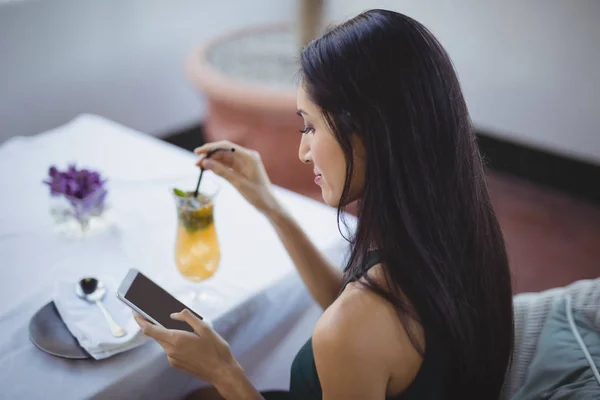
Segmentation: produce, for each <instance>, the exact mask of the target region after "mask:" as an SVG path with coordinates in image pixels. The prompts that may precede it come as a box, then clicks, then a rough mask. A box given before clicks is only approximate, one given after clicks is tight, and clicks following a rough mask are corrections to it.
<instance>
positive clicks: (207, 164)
mask: <svg viewBox="0 0 600 400" xmlns="http://www.w3.org/2000/svg"><path fill="white" fill-rule="evenodd" d="M202 167H203V168H204V169H208V170H211V171H212V172H214V173H215V174H217V175H219V176H220V177H222V178H225V179H226V180H227V181H229V183H231V184H232V185H233V186H238V185H239V184H240V183H241V180H242V175H240V174H239V173H238V172H236V171H234V170H232V169H231V168H228V167H226V166H225V165H223V164H222V163H220V162H219V161H216V160H211V159H205V160H203V162H202Z"/></svg>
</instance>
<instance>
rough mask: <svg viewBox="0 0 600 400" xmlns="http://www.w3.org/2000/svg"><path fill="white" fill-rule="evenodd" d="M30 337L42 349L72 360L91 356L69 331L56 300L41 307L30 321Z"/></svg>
mask: <svg viewBox="0 0 600 400" xmlns="http://www.w3.org/2000/svg"><path fill="white" fill-rule="evenodd" d="M29 339H31V341H32V342H33V344H34V345H35V346H36V347H37V348H38V349H40V350H42V351H44V352H46V353H48V354H52V355H53V356H57V357H62V358H68V359H72V360H83V359H88V358H91V356H90V355H89V354H88V352H87V351H85V349H84V348H83V347H81V346H80V345H79V343H78V342H77V339H75V337H74V336H73V335H72V334H71V332H69V330H68V329H67V326H66V325H65V323H64V322H63V320H62V318H61V317H60V314H59V313H58V310H57V309H56V306H55V305H54V302H53V301H51V302H50V303H48V304H46V305H45V306H44V307H42V308H40V309H39V311H38V312H37V313H35V315H34V316H33V317H32V318H31V320H30V321H29Z"/></svg>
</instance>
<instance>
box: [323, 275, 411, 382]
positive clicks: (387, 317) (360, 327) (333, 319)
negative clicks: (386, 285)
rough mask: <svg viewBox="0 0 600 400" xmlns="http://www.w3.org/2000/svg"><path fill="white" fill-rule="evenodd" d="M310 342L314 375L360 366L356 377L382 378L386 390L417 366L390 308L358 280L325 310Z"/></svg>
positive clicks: (406, 337) (392, 309) (406, 334)
mask: <svg viewBox="0 0 600 400" xmlns="http://www.w3.org/2000/svg"><path fill="white" fill-rule="evenodd" d="M416 332H417V331H416ZM417 333H418V335H417V336H419V334H420V330H419V331H418V332H417ZM312 342H313V353H314V356H315V361H316V364H317V369H318V370H319V376H321V372H322V371H321V370H323V369H327V368H331V369H332V370H333V369H340V368H342V369H344V368H346V369H347V368H356V367H357V365H360V366H361V367H359V368H367V369H368V370H364V371H361V372H360V374H369V375H370V376H371V377H372V379H375V380H377V379H382V381H383V382H385V386H386V387H387V385H388V382H390V381H394V384H393V386H394V387H400V388H403V387H405V386H404V384H405V383H406V386H408V384H410V382H411V381H412V380H413V379H414V376H415V375H416V373H417V372H418V369H419V367H420V365H421V357H420V355H419V353H418V352H417V351H416V349H415V347H414V346H413V344H412V342H411V340H410V338H409V335H408V333H407V332H406V329H405V328H404V326H403V325H402V323H401V321H400V318H399V316H398V313H397V311H396V309H395V308H394V306H393V305H392V304H390V303H389V302H388V301H386V300H385V299H383V298H382V297H380V296H379V295H377V294H376V293H374V292H373V291H371V290H369V289H368V288H365V287H364V286H363V285H362V284H361V283H359V282H353V283H350V284H348V285H347V287H346V289H345V290H344V291H343V292H342V294H341V295H340V296H339V297H338V298H337V300H336V301H335V302H334V303H333V304H332V305H331V306H329V307H328V308H327V310H325V312H324V313H323V315H322V316H321V318H320V319H319V321H318V322H317V325H316V327H315V331H314V334H313V341H312ZM336 364H337V365H336ZM320 366H321V368H319V367H320ZM338 372H339V371H338ZM349 372H351V371H349ZM355 373H358V371H355ZM350 375H352V374H351V373H350Z"/></svg>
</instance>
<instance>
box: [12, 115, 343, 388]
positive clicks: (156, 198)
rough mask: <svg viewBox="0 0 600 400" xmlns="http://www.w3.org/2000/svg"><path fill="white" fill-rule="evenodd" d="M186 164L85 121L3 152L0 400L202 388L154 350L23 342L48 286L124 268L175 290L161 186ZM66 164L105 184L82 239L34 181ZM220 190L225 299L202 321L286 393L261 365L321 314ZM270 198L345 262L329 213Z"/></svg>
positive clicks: (98, 121)
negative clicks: (97, 221) (50, 350)
mask: <svg viewBox="0 0 600 400" xmlns="http://www.w3.org/2000/svg"><path fill="white" fill-rule="evenodd" d="M195 159H196V157H195V156H194V155H193V154H192V153H190V152H188V151H185V150H183V149H180V148H177V147H175V146H171V145H169V144H166V143H164V142H162V141H160V140H158V139H155V138H153V137H151V136H149V135H144V134H142V133H139V132H136V131H133V130H131V129H128V128H126V127H124V126H122V125H119V124H117V123H115V122H112V121H109V120H106V119H104V118H102V117H99V116H94V115H82V116H79V117H77V118H76V119H74V120H73V121H71V122H69V123H68V124H66V125H63V126H61V127H58V128H56V129H53V130H50V131H47V132H44V133H41V134H39V135H37V136H34V137H28V138H24V137H17V138H13V139H10V140H9V141H7V142H6V143H4V144H3V145H2V146H0V186H1V187H2V198H1V202H2V206H1V207H0V260H1V261H2V265H1V266H0V271H1V272H0V274H1V275H0V332H2V334H1V336H0V371H2V372H1V373H0V387H1V388H2V391H1V394H0V397H1V398H7V399H8V398H10V399H36V398H44V399H81V398H129V399H132V398H134V399H135V398H140V399H141V398H144V399H146V398H152V399H163V398H164V399H173V398H180V397H181V396H183V395H184V394H185V393H187V392H188V391H189V390H190V389H192V388H195V387H198V386H199V385H200V384H201V382H199V381H197V380H195V379H193V378H191V377H190V376H188V375H186V374H184V373H182V372H180V371H177V370H175V369H173V368H171V367H170V365H169V364H168V362H167V360H166V358H165V356H164V353H163V352H162V349H161V348H160V347H159V346H158V345H157V344H156V343H154V342H147V343H145V344H143V345H142V346H140V347H138V348H136V349H134V350H131V351H129V352H125V353H121V354H119V355H116V356H114V357H111V358H108V359H106V360H101V361H94V360H81V361H72V360H63V359H59V358H56V357H53V356H50V355H47V354H45V353H43V352H41V351H39V350H38V349H36V348H35V347H34V346H33V344H32V343H31V342H30V341H29V338H28V335H27V326H28V321H29V319H30V317H31V316H32V315H33V314H34V313H35V311H36V310H38V309H39V308H40V307H41V306H42V305H44V304H45V303H47V302H48V301H49V300H51V298H52V293H53V287H54V285H53V283H54V282H55V281H56V280H57V279H73V280H74V279H77V278H78V277H80V276H82V275H84V274H86V273H93V274H98V273H103V274H109V275H111V276H113V277H114V279H115V281H117V282H119V281H120V280H121V279H122V277H123V276H124V275H125V273H126V272H127V270H128V268H130V267H136V268H138V269H139V270H141V271H142V272H144V273H146V274H147V275H149V276H150V277H151V278H153V279H156V280H158V281H159V282H160V283H161V284H164V285H165V286H167V287H174V286H173V285H176V282H177V279H180V278H179V276H178V273H177V271H176V269H175V266H174V263H173V261H172V251H173V243H174V236H175V226H176V215H175V208H174V204H173V200H172V198H171V197H170V193H169V188H170V187H172V186H173V185H180V186H183V187H184V188H185V187H191V186H193V185H194V183H195V180H196V179H197V172H198V171H197V168H195V167H194V161H195ZM68 162H77V163H78V165H79V166H87V167H90V168H94V169H98V170H100V171H101V173H102V174H103V175H105V176H106V177H107V178H108V179H109V199H108V200H109V203H110V205H111V209H110V213H109V214H107V216H108V217H109V219H110V220H112V221H113V225H112V226H111V228H110V229H109V230H107V231H105V232H103V233H100V234H98V235H96V236H93V237H90V238H87V239H85V240H83V241H76V240H72V239H66V238H64V237H62V236H60V235H57V234H56V232H54V231H53V222H52V219H51V218H50V215H49V201H50V196H49V193H48V189H47V187H46V186H45V185H43V184H42V183H41V182H42V180H43V179H45V177H46V174H47V169H48V167H49V166H50V165H51V164H57V165H58V166H60V167H62V168H64V167H65V166H66V165H67V163H68ZM215 178H216V179H218V177H215ZM221 184H222V189H221V192H220V194H219V197H218V198H217V200H216V204H215V221H216V224H217V231H218V235H219V240H220V243H221V246H222V261H221V266H220V269H219V271H218V272H217V274H216V275H215V276H214V277H213V278H211V280H210V281H208V282H207V285H211V287H213V288H215V289H216V290H219V291H221V292H222V293H226V296H225V297H226V298H224V299H223V304H222V305H221V306H220V307H219V308H218V309H215V310H211V311H210V315H209V317H210V318H211V319H212V321H213V324H214V327H215V329H216V330H217V331H218V332H219V333H221V334H222V335H223V336H224V337H225V338H226V339H227V340H228V341H229V343H230V345H231V347H232V350H233V351H234V353H235V355H236V357H238V358H239V359H240V360H241V362H242V364H243V365H244V367H245V368H246V369H247V372H248V374H249V376H251V377H252V379H253V380H254V383H255V384H256V385H257V386H258V387H259V388H260V389H264V387H261V382H262V384H265V382H268V385H270V386H271V387H273V386H278V387H285V386H287V381H286V379H287V378H286V377H287V372H286V371H285V370H286V369H287V370H288V371H289V365H282V366H273V365H271V363H270V362H268V363H267V364H268V365H265V360H266V359H267V358H268V357H271V358H270V359H273V357H275V358H277V359H279V360H282V359H283V360H285V363H288V362H289V358H290V354H291V353H292V351H295V350H297V348H296V347H295V346H298V343H300V342H301V341H302V340H304V339H305V336H307V335H308V334H310V331H311V330H312V326H307V324H308V325H310V324H312V323H314V319H315V315H317V313H316V312H315V309H316V306H315V304H314V302H313V301H312V299H311V298H310V296H309V295H308V293H307V291H306V289H305V287H304V286H303V284H302V282H301V280H300V279H299V276H298V274H297V273H296V271H295V269H294V266H293V264H292V262H291V260H290V258H289V256H288V255H287V253H286V251H285V249H284V248H283V246H282V244H281V243H280V242H279V239H278V238H277V235H276V233H275V232H274V230H273V229H272V228H271V226H270V225H269V223H268V221H267V220H266V219H265V218H264V217H263V216H262V215H260V213H258V212H257V211H255V210H254V209H253V208H252V207H251V206H250V205H249V204H248V203H247V202H246V201H245V200H244V199H243V197H241V196H240V195H239V194H238V193H237V192H236V191H235V190H234V189H233V187H231V186H230V185H229V184H228V183H227V182H225V181H222V180H221ZM275 193H276V195H277V196H278V197H279V198H280V199H281V201H282V202H283V203H284V204H285V205H286V207H287V208H288V209H289V210H290V212H291V213H292V214H293V216H294V217H295V218H296V219H297V220H298V221H299V222H300V223H301V225H302V227H303V228H304V229H305V230H306V232H307V234H308V235H309V237H310V238H311V239H312V240H313V241H314V242H315V243H317V245H318V247H319V248H320V249H322V250H323V251H325V253H326V254H327V255H328V256H329V257H331V258H332V259H333V260H334V261H335V262H338V263H341V261H342V259H343V256H344V251H345V244H344V243H345V242H344V240H343V239H342V237H341V236H340V234H339V232H338V227H337V223H336V215H335V210H333V209H331V208H330V207H327V206H325V205H323V204H321V203H318V202H315V201H313V200H310V199H307V198H305V197H302V196H300V195H297V194H295V193H293V192H290V191H287V190H285V189H282V188H279V187H276V188H275ZM307 310H311V311H310V312H311V315H312V317H310V318H309V319H310V322H305V323H304V325H303V326H301V327H300V328H298V327H296V328H297V329H296V328H294V327H295V326H296V325H297V324H298V321H302V320H306V318H305V317H303V315H305V314H306V312H307ZM197 311H199V312H201V313H202V312H203V310H197ZM206 312H208V311H206ZM206 312H205V315H206ZM303 318H304V319H303ZM307 318H308V317H307ZM293 329H296V331H297V332H296V334H295V335H296V336H300V338H299V339H298V340H296V342H295V344H294V345H293V346H292V347H293V348H292V349H291V350H290V348H289V343H288V344H286V345H285V346H287V348H286V349H284V350H281V351H283V352H284V353H286V354H287V355H285V356H282V355H281V354H280V355H279V356H274V353H273V352H274V351H277V349H276V347H277V346H278V345H279V344H280V343H284V342H286V335H287V332H290V331H291V330H293ZM298 329H299V331H298ZM298 332H301V333H300V334H299V333H298ZM292 336H293V335H292ZM288 353H290V354H288ZM274 368H277V370H283V372H284V373H282V374H279V375H278V376H280V378H278V380H277V381H273V379H272V376H271V377H270V376H265V374H264V373H263V372H264V371H267V370H268V371H273V370H274Z"/></svg>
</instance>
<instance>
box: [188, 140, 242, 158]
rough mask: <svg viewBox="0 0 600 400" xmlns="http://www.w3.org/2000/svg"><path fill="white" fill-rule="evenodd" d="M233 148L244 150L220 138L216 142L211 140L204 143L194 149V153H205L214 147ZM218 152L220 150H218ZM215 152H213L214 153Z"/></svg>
mask: <svg viewBox="0 0 600 400" xmlns="http://www.w3.org/2000/svg"><path fill="white" fill-rule="evenodd" d="M220 148H223V149H235V151H236V152H238V151H239V152H242V153H243V152H244V151H246V149H245V148H243V147H241V146H239V145H237V144H235V143H232V142H230V141H229V140H220V141H218V142H211V143H206V144H204V145H202V146H200V147H198V148H196V149H194V153H196V154H198V155H200V154H207V153H208V152H210V151H213V150H215V149H220ZM219 153H220V152H219ZM216 154H217V153H215V155H216Z"/></svg>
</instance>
